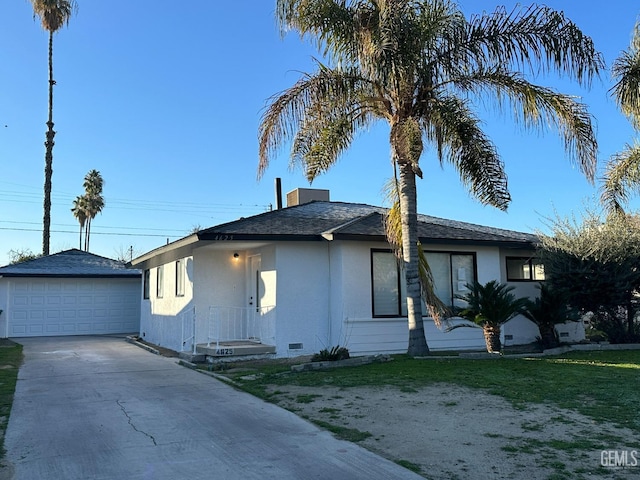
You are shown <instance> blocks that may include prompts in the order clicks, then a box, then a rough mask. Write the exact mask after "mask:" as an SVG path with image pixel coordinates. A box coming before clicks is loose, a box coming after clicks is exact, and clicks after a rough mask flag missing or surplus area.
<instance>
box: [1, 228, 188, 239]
mask: <svg viewBox="0 0 640 480" xmlns="http://www.w3.org/2000/svg"><path fill="white" fill-rule="evenodd" d="M0 230H9V231H15V232H42V229H41V228H16V227H13V228H8V227H0ZM51 233H73V234H74V235H77V234H78V232H77V231H74V230H51ZM91 235H110V236H118V237H162V238H167V237H169V238H181V237H183V236H186V235H169V234H166V235H163V234H160V233H121V232H96V231H93V230H92V231H91Z"/></svg>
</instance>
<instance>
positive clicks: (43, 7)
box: [31, 0, 77, 255]
mask: <svg viewBox="0 0 640 480" xmlns="http://www.w3.org/2000/svg"><path fill="white" fill-rule="evenodd" d="M31 5H32V6H33V14H34V17H35V16H38V17H39V18H40V23H41V24H42V28H44V29H45V30H46V31H47V32H49V118H48V120H47V132H46V140H45V143H44V144H45V147H46V151H45V167H44V217H43V229H42V254H43V255H49V241H50V237H51V177H52V176H53V145H54V141H53V138H54V137H55V135H56V132H55V131H54V130H53V86H54V85H55V84H56V81H55V80H54V79H53V34H54V33H56V32H57V31H58V30H60V28H62V26H63V25H65V24H68V23H69V19H70V18H71V15H72V14H73V13H75V11H76V9H77V4H76V2H75V0H31Z"/></svg>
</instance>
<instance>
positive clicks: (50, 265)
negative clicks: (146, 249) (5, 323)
mask: <svg viewBox="0 0 640 480" xmlns="http://www.w3.org/2000/svg"><path fill="white" fill-rule="evenodd" d="M140 276H141V273H140V270H135V269H129V268H127V267H126V265H125V264H124V263H122V262H118V261H116V260H112V259H110V258H105V257H100V256H98V255H94V254H93V253H89V252H82V251H80V250H77V249H75V248H74V249H72V250H66V251H64V252H60V253H54V254H53V255H48V256H46V257H40V258H36V259H33V260H27V261H25V262H20V263H16V264H14V265H7V266H6V267H1V268H0V277H87V278H91V277H93V278H98V277H103V278H117V277H125V278H136V277H140Z"/></svg>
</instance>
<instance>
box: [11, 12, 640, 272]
mask: <svg viewBox="0 0 640 480" xmlns="http://www.w3.org/2000/svg"><path fill="white" fill-rule="evenodd" d="M178 3H179V5H178ZM178 3H176V2H170V1H168V0H154V1H151V0H136V1H134V2H132V1H129V0H111V1H109V2H104V1H83V0H78V4H79V11H78V13H77V15H76V16H75V17H73V18H72V19H71V22H70V24H69V26H68V27H66V28H64V29H62V30H61V31H60V32H59V33H58V34H57V35H56V36H55V39H54V77H55V79H56V81H57V85H56V87H55V94H54V95H55V97H54V122H55V130H56V131H57V135H56V138H55V141H56V144H55V147H54V160H53V162H54V163H53V170H54V173H53V197H52V200H53V207H52V212H51V215H52V234H51V249H52V252H55V251H60V250H65V249H68V248H77V246H78V224H77V222H76V220H75V218H74V217H73V216H72V214H71V211H70V208H71V204H72V201H73V199H74V198H75V197H76V196H77V195H80V194H82V193H83V188H82V180H83V177H84V175H85V174H86V173H87V172H88V171H89V170H91V169H97V170H99V171H100V172H101V173H102V176H103V178H104V180H105V188H104V196H105V200H106V207H105V209H104V212H103V213H102V214H100V215H99V216H98V217H96V219H95V220H94V223H93V227H92V231H93V234H92V237H91V251H92V252H94V253H97V254H99V255H104V256H107V257H115V256H117V255H118V253H119V252H121V251H125V250H127V249H128V248H129V247H130V246H133V248H134V252H135V253H138V254H140V253H144V252H146V251H148V250H151V249H153V248H156V247H158V246H161V245H163V244H164V243H166V242H167V239H168V240H169V241H173V240H176V239H178V238H180V237H182V236H184V235H186V234H188V233H189V231H190V230H191V229H192V228H193V227H194V226H196V225H199V226H201V227H208V226H212V225H216V224H219V223H223V222H227V221H231V220H235V219H237V218H239V217H242V216H249V215H254V214H258V213H262V212H264V211H267V210H268V209H269V206H270V205H272V204H274V203H275V195H274V178H276V177H280V178H281V179H282V187H283V192H284V193H286V192H288V191H290V190H292V189H294V188H296V187H309V184H308V183H307V182H306V180H305V178H304V175H303V173H302V172H301V171H300V170H290V169H289V166H288V152H287V150H282V153H281V155H280V156H279V157H278V158H276V159H274V161H273V163H272V164H271V166H270V168H269V169H268V170H267V171H266V173H265V175H264V177H263V178H262V180H260V181H258V180H257V178H256V167H257V162H258V159H257V131H258V124H259V121H260V115H261V113H262V111H263V109H264V107H265V105H266V102H267V100H268V98H269V97H270V96H272V95H274V94H276V93H278V92H280V91H282V90H284V89H285V88H287V87H289V86H291V85H292V84H293V83H294V82H295V81H296V80H297V79H298V78H299V77H300V73H301V72H304V71H312V69H313V67H312V62H311V58H312V56H316V57H317V56H318V54H317V53H316V51H315V49H313V48H312V47H311V46H310V45H309V44H308V43H305V42H303V41H301V40H300V39H299V38H298V37H297V35H295V34H289V35H288V36H286V37H285V38H284V39H282V38H281V36H280V34H279V32H278V30H277V28H276V25H275V21H274V17H273V9H274V5H275V1H272V0H253V1H252V2H245V3H243V6H242V7H238V4H237V3H236V2H223V1H211V0H190V1H189V2H178ZM459 3H460V5H461V6H462V8H463V9H464V11H465V12H466V13H468V14H470V13H479V12H481V11H482V10H486V11H493V10H494V9H495V8H496V6H498V5H504V6H506V7H507V9H511V8H512V7H513V6H514V5H515V4H516V2H513V1H508V2H505V1H503V2H499V1H498V2H496V1H485V0H475V1H474V0H462V1H461V2H459ZM524 3H525V4H527V3H526V2H524ZM635 3H636V2H630V1H628V0H610V1H609V2H607V4H606V8H602V3H601V2H599V1H598V2H596V1H595V0H583V1H581V2H576V1H570V0H564V1H563V0H549V1H547V2H546V3H545V4H546V5H548V6H550V7H552V8H555V9H558V10H564V12H565V13H566V15H567V16H568V17H569V18H571V19H572V20H573V21H574V22H575V23H577V24H578V26H580V27H581V28H582V30H583V31H584V32H585V33H586V34H587V35H589V36H591V37H592V38H593V39H594V41H595V43H596V46H597V48H598V49H599V50H600V51H601V52H602V53H603V54H604V56H605V59H606V61H607V64H608V65H610V64H611V63H612V62H613V60H614V59H615V58H616V56H618V54H619V53H620V51H622V50H623V49H625V48H626V47H627V46H628V44H629V40H630V35H631V30H632V28H633V25H634V23H635V20H636V18H637V16H638V14H639V13H640V5H635ZM0 45H1V46H0V165H1V170H0V172H1V173H0V265H4V264H6V263H7V262H8V255H7V254H8V251H9V250H11V249H24V248H29V249H31V250H32V251H34V252H36V253H37V252H40V251H41V248H42V247H41V244H42V233H41V228H42V196H43V193H42V190H43V182H44V145H43V142H44V133H45V129H46V126H45V122H46V119H47V75H48V73H47V34H46V33H45V32H44V31H43V30H42V28H41V27H40V23H39V22H38V21H34V19H33V15H32V10H31V4H30V2H29V1H28V0H12V1H8V0H5V1H3V2H2V3H1V4H0ZM538 82H539V83H541V84H544V85H547V86H552V87H556V88H558V89H559V90H561V91H563V92H565V93H570V94H573V95H577V96H580V97H582V98H583V101H585V102H586V103H587V104H588V105H589V106H590V111H591V113H592V114H593V115H594V117H595V118H596V124H597V133H598V140H599V145H600V154H599V159H600V166H601V167H602V166H603V165H604V164H605V162H606V160H607V159H608V158H609V157H610V156H611V155H612V154H613V153H615V152H616V151H619V150H621V149H622V148H623V146H624V145H625V143H629V142H632V141H633V139H634V132H633V130H632V129H631V127H630V126H629V124H628V122H627V120H626V119H625V118H624V117H623V116H622V114H620V113H619V112H618V110H617V109H616V106H615V104H614V102H613V100H612V99H611V98H610V96H609V94H608V90H609V88H610V87H611V85H612V82H611V80H610V78H609V73H608V71H605V72H603V75H602V79H601V80H596V82H595V83H594V85H593V86H592V88H591V90H589V91H587V90H585V89H583V88H581V87H579V86H578V85H577V84H572V83H567V82H563V81H559V80H558V79H557V78H554V77H549V78H542V79H539V80H538ZM479 112H481V115H482V117H483V118H485V119H486V131H487V132H488V134H489V135H490V136H491V137H492V139H493V140H494V142H495V143H496V145H497V147H498V149H499V152H500V154H501V156H502V158H503V160H504V162H505V164H506V168H507V173H508V176H509V188H510V191H511V194H512V197H513V202H512V204H511V206H510V208H509V210H508V212H507V213H504V212H500V211H498V210H496V209H493V208H491V207H483V206H482V205H480V204H479V203H478V202H477V201H475V200H474V199H473V198H471V197H470V196H469V194H468V193H467V192H466V190H465V189H464V188H463V187H462V186H461V184H460V181H459V178H458V176H457V174H456V173H455V171H454V170H453V169H452V168H451V167H447V166H445V168H441V167H440V166H439V164H438V163H437V161H436V160H435V157H434V152H433V150H432V149H429V148H427V149H425V152H424V154H423V157H422V160H421V165H422V169H423V171H424V174H425V175H424V179H423V180H421V181H419V184H418V203H419V205H418V207H419V211H420V212H421V213H425V214H430V215H434V216H439V217H445V218H452V219H457V220H462V221H468V222H473V223H479V224H485V225H491V226H495V227H500V228H508V229H514V230H520V231H535V230H545V229H546V226H545V220H544V219H545V218H548V217H553V216H554V215H555V213H554V212H557V213H559V214H560V215H570V214H571V213H572V212H580V211H581V210H582V207H583V205H584V203H585V201H588V199H589V198H592V197H594V196H596V195H597V193H598V190H597V186H596V187H594V186H591V185H590V184H589V183H588V182H587V181H586V180H585V179H584V178H583V176H582V175H581V173H580V172H579V171H578V170H577V169H576V168H575V167H573V166H572V165H571V164H570V163H569V162H568V160H567V159H566V157H565V153H564V151H563V148H562V145H561V143H560V141H559V140H558V137H557V135H556V134H555V133H554V132H552V131H550V132H546V133H545V134H544V135H541V134H538V133H527V132H523V131H521V130H520V129H518V128H517V127H515V126H513V124H512V122H511V120H510V118H509V116H504V117H503V116H500V115H498V114H496V112H495V111H494V110H492V109H491V107H489V110H486V109H485V108H484V106H482V105H479ZM391 175H392V169H391V166H390V161H389V145H388V130H387V128H386V126H384V125H380V126H379V127H375V128H373V129H371V130H370V131H368V132H366V133H363V134H362V135H361V136H360V137H359V138H358V139H357V140H356V142H355V143H354V145H353V147H352V148H351V149H350V150H349V152H348V153H347V154H346V155H344V157H343V158H342V159H341V160H340V161H339V163H338V164H337V165H336V166H335V167H334V168H333V169H332V170H331V171H330V172H329V173H328V174H326V175H324V176H322V177H319V178H318V179H317V180H316V181H315V182H314V183H313V185H312V187H314V188H322V189H329V190H330V192H331V199H332V200H336V201H346V202H360V203H368V204H372V205H381V204H382V194H381V190H382V188H383V185H384V183H385V181H386V180H387V179H388V178H389V177H390V176H391ZM637 205H638V202H637V201H634V202H633V203H632V208H636V206H637Z"/></svg>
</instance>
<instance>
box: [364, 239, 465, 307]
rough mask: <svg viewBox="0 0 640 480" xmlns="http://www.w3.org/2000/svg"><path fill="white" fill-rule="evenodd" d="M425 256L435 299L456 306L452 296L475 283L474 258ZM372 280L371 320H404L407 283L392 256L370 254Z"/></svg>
mask: <svg viewBox="0 0 640 480" xmlns="http://www.w3.org/2000/svg"><path fill="white" fill-rule="evenodd" d="M425 255H426V257H427V262H428V263H429V267H430V268H431V273H432V275H433V281H434V288H435V292H436V295H437V296H438V298H439V299H440V300H442V302H444V303H445V304H446V305H450V306H454V305H456V306H458V304H459V303H458V300H457V299H456V298H455V295H456V294H461V295H463V294H464V293H466V292H467V288H466V285H467V283H471V282H473V281H474V280H475V279H476V257H475V254H474V253H464V252H425ZM371 279H372V281H371V284H372V304H373V316H374V317H404V316H406V315H407V301H406V297H407V295H406V281H405V277H404V272H403V271H402V270H401V269H400V267H399V265H398V262H397V261H396V258H395V256H394V254H393V252H391V251H389V250H372V251H371ZM424 311H425V309H424V306H423V312H424Z"/></svg>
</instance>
